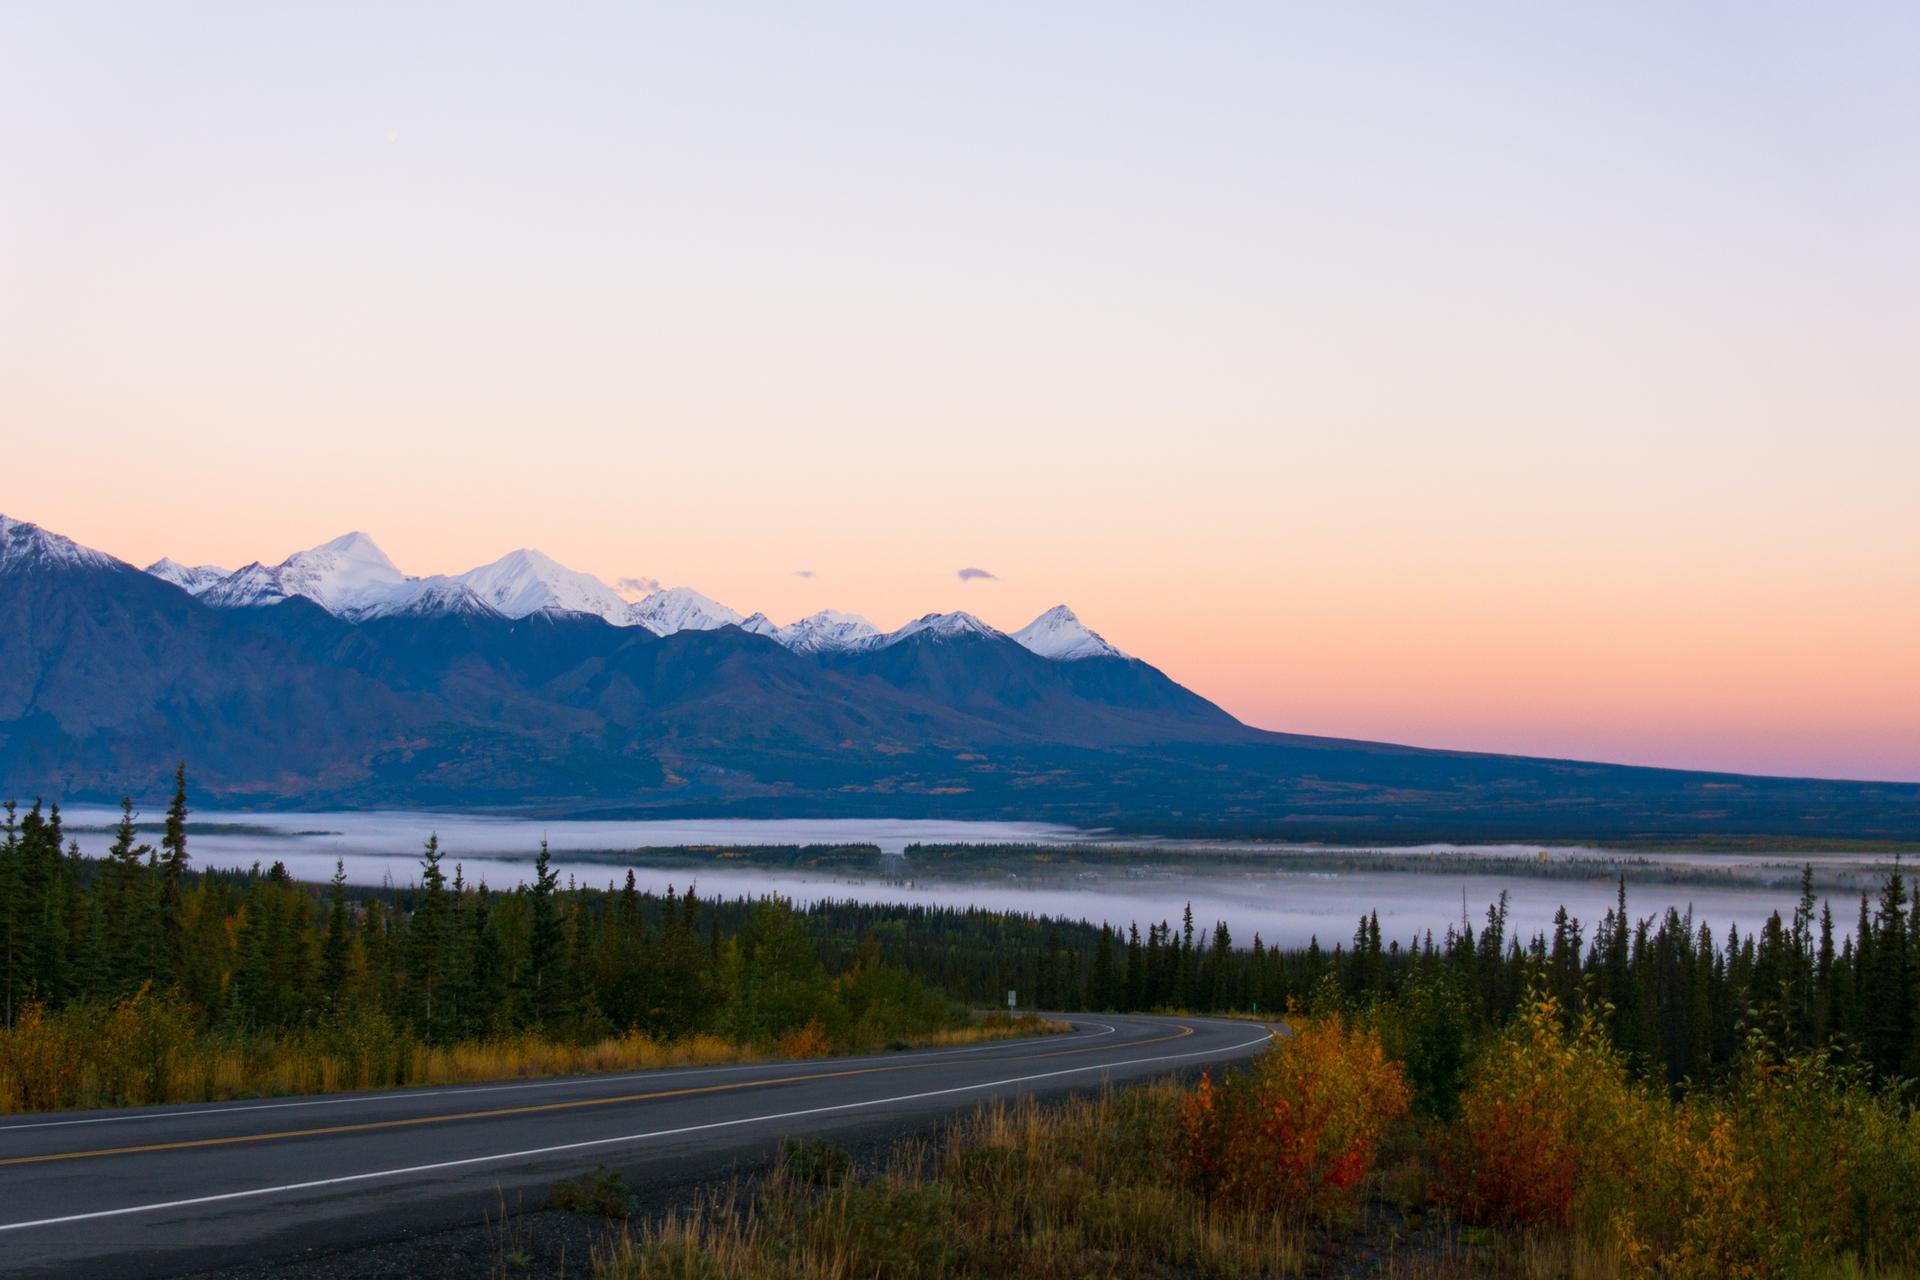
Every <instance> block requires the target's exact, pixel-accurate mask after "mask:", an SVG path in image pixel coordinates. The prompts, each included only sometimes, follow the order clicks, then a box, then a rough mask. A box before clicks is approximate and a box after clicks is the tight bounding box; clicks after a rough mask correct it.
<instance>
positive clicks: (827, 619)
mask: <svg viewBox="0 0 1920 1280" xmlns="http://www.w3.org/2000/svg"><path fill="white" fill-rule="evenodd" d="M773 638H774V639H775V640H778V641H779V642H780V643H781V644H783V645H785V646H787V648H789V649H791V650H793V651H794V652H795V653H831V652H839V651H842V650H846V649H865V648H869V647H871V646H872V645H873V644H874V643H875V642H876V641H877V640H879V638H880V628H878V627H876V626H874V625H873V624H872V623H871V622H868V621H867V620H866V619H865V618H863V617H861V616H860V615H859V614H857V613H842V612H840V610H838V609H822V610H820V612H818V613H810V614H808V615H807V616H806V617H804V618H802V619H800V621H798V622H789V623H788V624H787V625H786V626H784V627H781V628H779V629H778V630H777V631H775V632H774V633H773Z"/></svg>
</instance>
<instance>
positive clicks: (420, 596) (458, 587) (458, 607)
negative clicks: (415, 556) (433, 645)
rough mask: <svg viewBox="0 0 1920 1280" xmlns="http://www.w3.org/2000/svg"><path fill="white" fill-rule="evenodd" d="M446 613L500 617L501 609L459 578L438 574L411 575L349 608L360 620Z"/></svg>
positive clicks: (421, 616)
mask: <svg viewBox="0 0 1920 1280" xmlns="http://www.w3.org/2000/svg"><path fill="white" fill-rule="evenodd" d="M447 615H452V616H462V617H466V616H483V617H484V616H492V617H498V616H500V611H499V610H498V609H496V608H494V607H493V606H492V605H490V604H488V603H487V602H486V601H485V600H483V599H481V598H480V596H479V594H478V593H477V592H475V591H474V589H473V588H472V587H470V586H468V585H467V584H466V583H464V582H462V581H461V580H460V579H458V578H449V577H447V576H445V575H444V574H435V575H434V576H433V577H431V578H409V579H407V580H406V581H405V582H403V583H401V584H400V585H399V586H397V587H395V588H393V589H392V590H391V591H389V592H387V593H386V594H385V595H384V596H382V597H381V598H380V599H378V600H376V601H374V602H372V603H371V604H367V605H362V606H361V607H359V608H358V609H353V610H349V611H348V615H347V616H348V617H350V618H352V619H353V620H354V621H356V622H359V621H362V620H364V619H367V618H429V617H441V616H447Z"/></svg>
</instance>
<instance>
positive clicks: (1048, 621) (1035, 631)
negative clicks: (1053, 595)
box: [1013, 604, 1127, 662]
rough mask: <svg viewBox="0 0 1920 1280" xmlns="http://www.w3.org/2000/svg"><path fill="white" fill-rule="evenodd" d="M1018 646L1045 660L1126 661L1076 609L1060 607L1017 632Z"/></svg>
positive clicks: (1123, 655) (1061, 605)
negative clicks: (1089, 626)
mask: <svg viewBox="0 0 1920 1280" xmlns="http://www.w3.org/2000/svg"><path fill="white" fill-rule="evenodd" d="M1013 640H1014V643H1016V644H1018V645H1020V646H1021V647H1022V648H1024V649H1027V650H1029V651H1030V652H1033V653H1037V654H1039V655H1040V656H1041V657H1043V658H1052V659H1053V660H1054V661H1056V662H1075V661H1078V660H1079V659H1081V658H1124V657H1126V656H1127V655H1126V654H1124V653H1122V652H1120V650H1118V649H1116V648H1114V647H1113V646H1112V645H1110V644H1108V643H1107V642H1106V640H1104V639H1103V638H1101V636H1100V634H1099V633H1098V632H1096V631H1093V630H1090V629H1089V628H1088V627H1087V626H1086V624H1085V623H1083V622H1081V621H1080V619H1079V617H1078V616H1077V615H1075V613H1074V612H1073V610H1071V609H1069V608H1067V606H1066V605H1063V604H1057V605H1055V606H1053V608H1051V609H1049V610H1047V611H1046V612H1045V613H1043V614H1041V615H1040V616H1039V617H1037V618H1035V619H1034V620H1033V621H1032V622H1029V623H1028V624H1027V625H1026V626H1024V627H1022V628H1020V629H1019V630H1018V631H1016V632H1014V633H1013Z"/></svg>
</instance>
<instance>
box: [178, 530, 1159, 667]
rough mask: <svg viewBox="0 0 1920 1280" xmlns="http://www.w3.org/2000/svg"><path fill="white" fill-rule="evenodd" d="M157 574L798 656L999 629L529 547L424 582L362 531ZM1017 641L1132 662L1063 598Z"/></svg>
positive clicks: (261, 592)
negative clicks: (612, 569) (618, 581)
mask: <svg viewBox="0 0 1920 1280" xmlns="http://www.w3.org/2000/svg"><path fill="white" fill-rule="evenodd" d="M147 572H148V573H150V574H152V575H153V576H154V577H156V578H159V579H161V580H162V581H164V582H170V583H172V584H173V585H174V586H176V587H179V588H180V589H181V590H183V591H185V592H186V593H187V594H188V595H190V596H194V597H196V598H198V599H200V600H202V601H204V602H206V603H207V604H210V605H213V606H214V607H215V608H220V609H245V608H256V607H261V606H265V605H273V604H279V603H280V602H281V601H283V600H289V599H292V598H294V597H296V596H298V597H301V598H303V599H307V600H311V601H313V602H314V603H315V604H317V605H319V606H320V607H321V608H322V609H325V610H326V611H327V612H328V613H331V614H333V615H334V616H336V617H340V618H345V619H347V620H349V621H352V622H367V621H370V620H372V619H374V618H391V617H427V616H432V615H440V614H469V615H475V616H485V615H493V616H497V617H502V618H525V617H530V616H532V615H533V614H567V613H571V614H591V615H593V616H594V617H597V618H600V619H601V620H603V621H605V622H607V623H608V624H609V625H611V626H616V627H642V628H645V629H646V630H648V631H650V632H652V633H653V634H654V635H657V636H670V635H674V634H675V633H677V632H681V631H715V630H718V629H719V628H721V627H739V628H741V629H742V630H744V631H748V632H751V633H752V634H754V635H758V636H765V637H766V638H768V639H770V640H772V641H773V642H774V643H776V644H778V645H780V646H782V647H783V648H787V649H792V650H794V651H795V652H798V653H853V652H859V651H862V650H867V649H883V648H885V647H887V646H888V645H891V644H896V643H898V642H900V641H902V640H905V639H907V638H909V637H911V636H914V635H918V634H920V633H922V632H928V633H931V634H935V635H944V636H952V635H960V634H978V635H999V634H1000V633H999V632H997V631H995V630H994V629H993V628H992V627H989V626H988V625H987V624H986V623H984V622H981V621H980V620H979V619H978V618H975V617H974V616H973V615H972V614H968V613H930V614H928V615H927V616H925V617H923V618H918V619H916V620H914V621H912V622H909V623H908V624H906V625H905V626H903V627H901V628H900V629H899V630H898V631H891V632H883V631H881V630H880V628H878V627H876V626H874V625H873V623H871V622H869V621H867V620H866V619H865V618H863V617H860V616H859V615H858V614H852V613H842V612H840V611H839V610H837V609H822V610H820V611H819V612H818V613H815V614H812V615H810V616H808V617H805V618H801V619H799V620H798V621H795V622H791V623H788V624H787V625H786V626H776V625H775V624H774V623H773V621H772V620H771V619H769V618H768V617H767V615H765V614H764V613H756V614H754V615H753V616H752V617H747V616H745V615H742V614H741V613H739V612H737V611H736V610H733V609H730V608H728V607H727V606H726V605H723V604H721V603H719V602H718V601H716V600H713V599H710V598H708V597H707V596H704V595H701V594H700V593H699V592H698V591H695V590H694V589H693V588H691V587H669V588H667V589H665V590H657V589H656V590H655V591H653V592H651V593H650V594H648V595H647V596H646V598H645V599H642V600H640V601H638V602H637V603H628V601H627V600H626V599H625V598H623V597H622V596H621V595H620V594H619V593H618V592H616V591H615V590H614V589H613V588H611V587H609V586H607V585H606V584H605V583H604V582H602V581H600V579H598V578H596V577H594V576H593V575H592V574H587V573H581V572H579V571H578V570H574V569H569V568H567V567H566V566H565V565H563V564H561V563H559V562H558V561H556V560H554V559H553V558H552V557H550V556H548V555H545V554H543V553H542V552H539V551H535V550H532V549H531V548H524V547H523V548H521V549H520V550H518V551H511V552H508V553H507V554H506V555H504V556H502V557H500V558H499V559H498V560H495V561H494V562H493V563H492V564H483V565H481V566H480V567H479V568H477V569H469V570H467V572H465V573H461V574H454V575H451V576H448V575H440V574H436V575H434V576H432V577H426V578H416V577H409V576H408V575H406V574H404V573H402V572H400V570H399V568H398V567H397V566H396V565H395V564H394V563H393V561H392V560H389V559H388V558H387V555H386V553H385V552H384V551H382V550H380V548H379V547H378V546H377V545H376V544H375V543H374V541H373V539H372V538H370V537H368V536H367V535H366V534H364V533H357V532H356V533H348V534H343V535H342V536H340V537H338V538H335V539H334V540H333V541H331V542H323V543H321V544H320V545H319V546H317V547H314V548H313V549H311V550H309V551H297V552H295V553H294V554H293V555H290V556H288V557H287V558H286V559H285V560H282V561H281V562H280V563H279V564H277V565H274V566H272V567H271V568H269V567H268V566H266V565H263V564H261V563H260V562H259V561H257V560H256V561H255V562H254V563H252V564H250V565H247V566H246V567H245V568H242V569H236V570H233V571H231V572H229V571H228V570H226V569H222V568H221V567H219V566H218V565H210V564H203V565H196V566H193V567H189V566H187V565H183V564H181V563H180V562H179V561H177V560H171V559H161V560H157V561H155V562H154V563H153V564H150V565H148V566H147ZM1007 634H1008V638H1009V639H1011V640H1012V641H1013V642H1014V643H1015V644H1018V645H1020V646H1021V647H1022V648H1024V649H1026V650H1028V651H1029V652H1032V653H1037V654H1039V655H1040V656H1041V657H1043V658H1052V659H1057V660H1059V661H1063V662H1072V661H1077V660H1079V659H1083V658H1124V657H1126V656H1127V655H1126V654H1124V653H1121V652H1120V650H1118V649H1116V648H1115V647H1114V646H1112V645H1111V644H1108V643H1107V642H1106V641H1105V640H1103V639H1101V638H1100V637H1099V636H1098V635H1096V634H1095V633H1093V632H1092V631H1089V630H1088V629H1087V628H1086V627H1085V626H1084V625H1083V624H1082V623H1081V621H1080V619H1079V618H1077V617H1075V616H1074V613H1073V610H1071V609H1069V608H1067V606H1065V605H1056V606H1054V607H1053V608H1051V609H1049V610H1047V611H1046V612H1045V613H1043V614H1041V615H1040V616H1039V617H1038V618H1035V619H1034V620H1033V621H1032V622H1031V623H1029V624H1028V625H1026V626H1025V627H1022V628H1021V629H1020V630H1018V631H1014V632H1010V633H1007Z"/></svg>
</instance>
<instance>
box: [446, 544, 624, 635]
mask: <svg viewBox="0 0 1920 1280" xmlns="http://www.w3.org/2000/svg"><path fill="white" fill-rule="evenodd" d="M453 581H456V582H463V583H465V584H466V585H467V586H468V587H471V588H472V589H473V593H474V594H475V595H476V596H478V597H479V598H480V599H481V600H483V601H485V602H486V604H487V606H488V607H489V608H492V609H494V610H495V611H497V612H499V613H502V614H504V615H506V616H507V617H509V618H524V617H526V616H527V615H528V614H530V613H541V612H545V611H560V612H567V613H591V614H595V615H597V616H599V617H602V618H605V619H606V620H607V621H608V622H611V623H613V624H614V625H615V626H626V625H628V619H627V609H628V608H629V606H628V604H627V602H626V601H625V600H622V599H621V598H620V596H619V594H618V593H617V592H615V591H614V589H613V588H612V587H609V586H608V585H607V584H606V583H604V582H602V581H600V579H598V578H596V577H594V576H593V575H592V574H590V573H580V572H578V571H576V570H573V569H569V568H567V567H566V566H565V565H563V564H561V563H560V562H559V561H557V560H555V559H554V558H553V557H552V556H549V555H547V554H545V553H544V552H540V551H535V550H533V549H532V548H531V547H522V548H521V549H520V550H518V551H509V552H508V553H507V554H506V555H504V556H501V557H500V558H499V559H498V560H495V561H494V562H493V563H492V564H486V565H481V566H480V567H479V568H478V569H469V570H468V571H467V572H465V573H463V574H460V575H459V576H458V577H456V578H455V579H453Z"/></svg>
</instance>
